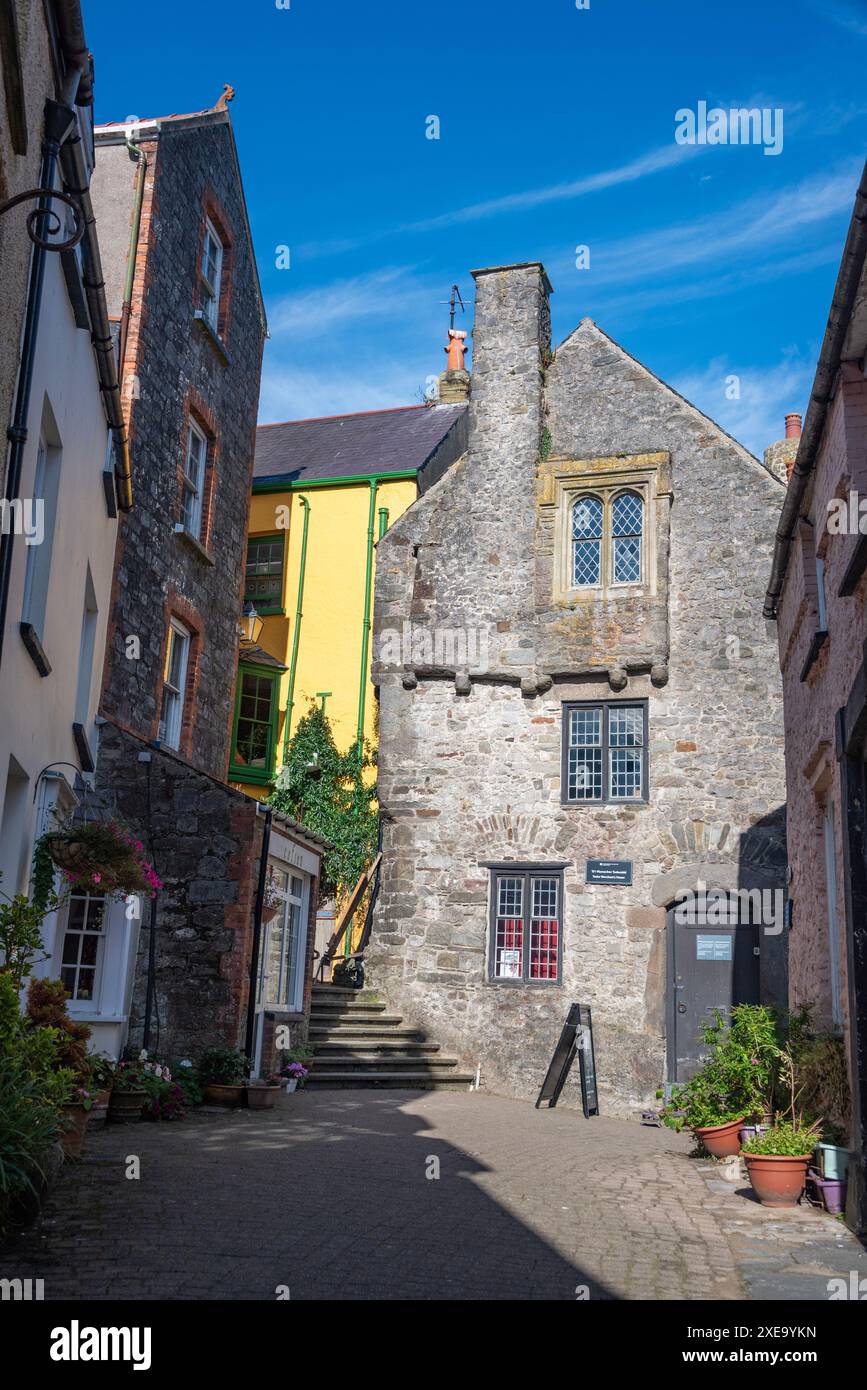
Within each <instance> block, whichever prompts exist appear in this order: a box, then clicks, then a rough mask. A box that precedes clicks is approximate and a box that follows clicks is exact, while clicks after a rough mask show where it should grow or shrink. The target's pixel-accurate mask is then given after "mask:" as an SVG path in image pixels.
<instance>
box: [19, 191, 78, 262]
mask: <svg viewBox="0 0 867 1390" xmlns="http://www.w3.org/2000/svg"><path fill="white" fill-rule="evenodd" d="M33 198H40V199H43V198H44V199H48V200H50V199H52V198H56V199H58V201H59V202H61V203H66V205H67V207H70V208H72V213H73V217H74V219H75V229H74V231H73V232H72V235H71V236H68V237H66V238H65V240H63V241H48V240H47V238H48V237H54V236H56V235H57V233H58V232H59V231H60V229H61V227H62V225H63V223H62V221H61V219H60V216H59V214H58V213H57V212H56V211H55V209H54V208H52V207H49V206H48V205H47V203H46V205H45V206H42V207H38V208H33V209H32V210H31V211H30V212H29V213H28V214H27V235H28V236H29V238H30V240H31V241H32V242H33V244H34V246H39V247H40V248H41V249H42V250H43V251H71V250H72V248H73V246H77V245H78V243H79V242H80V241H81V238H82V237H83V236H84V233H85V223H84V213H83V212H82V208H81V203H80V202H79V201H78V199H77V198H76V197H75V196H74V195H73V194H72V193H64V192H63V191H62V190H61V189H59V188H27V189H25V190H24V192H23V193H16V194H15V197H14V198H7V199H6V201H5V202H3V203H0V217H2V215H3V213H4V212H9V210H10V208H14V207H17V206H18V204H19V203H29V202H30V201H31V200H32V199H33Z"/></svg>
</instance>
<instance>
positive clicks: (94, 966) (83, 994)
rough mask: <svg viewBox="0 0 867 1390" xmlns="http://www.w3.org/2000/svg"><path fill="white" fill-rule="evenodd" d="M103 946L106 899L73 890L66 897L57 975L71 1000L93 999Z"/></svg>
mask: <svg viewBox="0 0 867 1390" xmlns="http://www.w3.org/2000/svg"><path fill="white" fill-rule="evenodd" d="M104 947H105V899H104V898H103V897H100V896H99V895H98V894H93V893H73V894H72V896H71V897H70V899H69V910H68V912H67V917H66V929H65V931H64V933H63V949H62V953H61V957H60V978H61V980H62V981H63V984H64V986H65V988H66V990H67V992H68V994H69V997H70V999H71V1000H74V1001H77V1000H95V999H96V998H97V996H98V993H99V975H100V970H101V967H102V957H103V951H104Z"/></svg>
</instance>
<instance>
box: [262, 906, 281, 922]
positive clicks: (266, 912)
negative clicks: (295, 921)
mask: <svg viewBox="0 0 867 1390" xmlns="http://www.w3.org/2000/svg"><path fill="white" fill-rule="evenodd" d="M279 911H280V906H279V904H278V903H275V905H274V906H273V907H264V906H263V908H262V923H263V925H266V924H267V923H268V922H273V920H274V918H275V917H276V916H277V913H278V912H279Z"/></svg>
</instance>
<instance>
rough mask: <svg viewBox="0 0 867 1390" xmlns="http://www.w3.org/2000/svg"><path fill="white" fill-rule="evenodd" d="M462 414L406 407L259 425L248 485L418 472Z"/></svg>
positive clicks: (453, 409) (458, 409)
mask: <svg viewBox="0 0 867 1390" xmlns="http://www.w3.org/2000/svg"><path fill="white" fill-rule="evenodd" d="M466 408H467V407H466V405H465V404H459V405H436V406H426V405H407V406H399V407H398V408H397V409H394V410H368V411H365V412H364V413H363V414H358V415H328V416H324V417H321V418H319V419H313V420H289V421H287V422H286V423H285V424H279V425H260V426H259V428H258V430H257V431H256V459H255V463H254V465H253V481H254V483H255V482H264V481H269V482H275V481H278V480H279V481H285V482H287V483H290V482H300V483H304V482H308V481H312V480H313V479H319V478H321V479H328V478H351V477H355V476H356V475H358V476H361V477H363V476H366V475H368V474H371V473H382V474H387V473H403V472H410V471H412V470H418V469H419V468H421V467H422V465H423V464H425V463H426V462H427V460H428V459H429V458H430V457H431V455H432V454H433V453H435V452H436V450H437V448H438V447H439V445H440V444H441V443H442V441H443V439H444V438H445V436H446V435H447V434H448V432H449V430H450V429H451V428H452V426H453V425H454V423H455V421H456V420H458V419H459V418H460V416H461V414H462V413H463V412H464V411H465V410H466Z"/></svg>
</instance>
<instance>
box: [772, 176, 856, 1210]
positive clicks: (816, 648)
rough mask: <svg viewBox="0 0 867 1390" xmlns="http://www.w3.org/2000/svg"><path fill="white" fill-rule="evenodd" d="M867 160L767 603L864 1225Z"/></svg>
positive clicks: (852, 1195)
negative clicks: (840, 1047)
mask: <svg viewBox="0 0 867 1390" xmlns="http://www.w3.org/2000/svg"><path fill="white" fill-rule="evenodd" d="M865 227H867V169H865V172H864V175H863V176H862V179H861V185H860V188H859V189H858V193H857V196H856V203H855V209H854V211H853V215H852V221H851V224H850V228H849V234H848V237H847V240H846V246H845V249H844V253H843V258H842V261H841V265H840V271H839V275H838V278H837V283H836V287H835V290H834V298H833V302H832V305H831V311H830V314H829V318H828V325H827V328H826V331H825V337H824V341H823V344H822V349H821V353H820V356H819V362H818V365H817V368H816V377H815V381H814V384H813V389H812V392H811V395H810V404H809V409H808V411H807V416H806V419H805V422H804V430H803V434H802V435H801V437H800V440H799V442H798V448H797V452H796V454H795V455H794V456H793V457H792V458H791V460H790V473H791V477H790V481H789V485H788V490H787V493H786V500H785V506H784V509H783V514H782V517H781V520H780V529H779V533H778V540H777V544H776V548H775V551H774V559H773V569H772V573H771V579H770V584H769V587H768V593H767V597H766V602H765V612H766V614H767V616H768V617H775V618H776V620H777V631H778V637H779V660H780V666H781V669H782V673H783V693H784V704H785V728H786V776H787V783H788V826H789V830H788V835H789V860H790V863H791V873H792V882H791V890H790V891H791V896H792V911H793V918H792V931H791V934H790V944H789V971H790V973H789V983H790V992H791V999H792V1004H793V1005H799V1004H803V1003H809V1004H812V1005H814V1006H815V1009H816V1013H815V1016H814V1017H815V1022H816V1024H817V1025H818V1026H819V1027H820V1028H822V1029H824V1030H825V1031H827V1032H828V1033H830V1034H832V1035H837V1036H839V1037H841V1038H844V1039H845V1042H846V1050H847V1054H848V1065H849V1074H850V1081H851V1089H852V1130H851V1157H850V1167H849V1173H850V1184H849V1198H848V1211H847V1217H848V1220H849V1222H850V1224H851V1225H852V1226H853V1228H854V1229H855V1230H857V1231H859V1232H864V1231H867V858H865V847H867V825H865V811H864V808H865V804H867V781H865V760H867V665H865V662H867V577H865V576H867V501H865V497H867V231H865Z"/></svg>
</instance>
